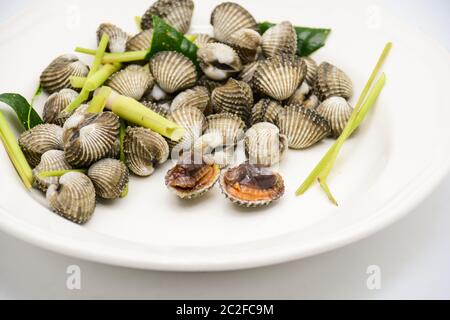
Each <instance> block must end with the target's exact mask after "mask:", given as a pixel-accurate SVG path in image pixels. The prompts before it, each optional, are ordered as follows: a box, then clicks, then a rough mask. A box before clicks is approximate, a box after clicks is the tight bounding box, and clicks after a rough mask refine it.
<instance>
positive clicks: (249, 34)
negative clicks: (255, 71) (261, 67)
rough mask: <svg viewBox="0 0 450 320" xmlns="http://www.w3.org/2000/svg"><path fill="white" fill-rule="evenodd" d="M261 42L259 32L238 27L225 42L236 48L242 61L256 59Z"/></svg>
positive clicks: (247, 61) (246, 61)
mask: <svg viewBox="0 0 450 320" xmlns="http://www.w3.org/2000/svg"><path fill="white" fill-rule="evenodd" d="M261 43H262V38H261V36H260V34H259V33H258V32H256V31H255V30H253V29H240V30H238V31H236V32H235V33H233V34H232V35H231V36H230V37H229V38H228V41H227V44H229V45H230V46H232V47H233V48H234V49H235V50H236V52H237V53H238V55H239V57H240V58H241V61H242V63H250V62H253V61H255V60H256V58H257V57H258V50H259V47H260V46H261Z"/></svg>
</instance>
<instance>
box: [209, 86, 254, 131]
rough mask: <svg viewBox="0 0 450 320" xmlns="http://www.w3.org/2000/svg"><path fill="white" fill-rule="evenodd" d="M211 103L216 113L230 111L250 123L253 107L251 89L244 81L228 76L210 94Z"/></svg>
mask: <svg viewBox="0 0 450 320" xmlns="http://www.w3.org/2000/svg"><path fill="white" fill-rule="evenodd" d="M211 103H212V106H213V109H214V111H215V112H216V113H231V114H235V115H237V116H239V117H240V118H241V119H242V120H243V121H244V122H245V123H247V124H248V123H250V118H251V113H252V107H253V91H252V88H250V86H249V85H248V84H247V83H246V82H244V81H239V80H235V79H233V78H230V79H229V80H228V82H227V83H226V84H225V85H223V86H220V87H218V88H216V89H214V91H213V92H212V94H211Z"/></svg>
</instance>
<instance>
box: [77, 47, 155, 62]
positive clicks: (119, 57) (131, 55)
mask: <svg viewBox="0 0 450 320" xmlns="http://www.w3.org/2000/svg"><path fill="white" fill-rule="evenodd" d="M75 51H76V52H78V53H84V54H88V55H91V56H94V55H96V54H97V50H93V49H87V48H80V47H77V48H75ZM147 54H148V50H140V51H128V52H123V53H105V55H104V56H103V59H102V63H104V64H106V63H117V62H133V61H142V60H145V59H146V57H147Z"/></svg>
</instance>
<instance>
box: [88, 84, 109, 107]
mask: <svg viewBox="0 0 450 320" xmlns="http://www.w3.org/2000/svg"><path fill="white" fill-rule="evenodd" d="M111 92H112V89H111V88H110V87H102V88H101V89H100V90H99V91H98V93H97V94H96V95H95V96H94V98H92V100H91V102H90V103H89V106H88V108H87V110H86V111H87V112H90V113H99V112H102V111H103V109H104V108H105V105H106V100H108V98H109V95H110V94H111Z"/></svg>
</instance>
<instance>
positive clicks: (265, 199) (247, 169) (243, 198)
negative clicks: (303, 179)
mask: <svg viewBox="0 0 450 320" xmlns="http://www.w3.org/2000/svg"><path fill="white" fill-rule="evenodd" d="M219 184H220V188H221V189H222V193H223V194H224V195H225V196H226V197H227V198H228V199H230V200H231V202H233V203H235V204H237V205H240V206H244V207H261V206H265V205H268V204H270V203H272V202H273V201H275V200H278V199H280V198H281V197H282V196H283V194H284V189H285V187H284V181H283V178H282V177H281V175H280V174H279V173H275V172H273V171H271V170H269V169H268V168H265V167H261V166H258V165H254V164H251V163H249V162H245V163H243V164H241V165H239V166H237V167H234V168H230V169H227V170H224V171H223V172H222V174H221V176H220V178H219Z"/></svg>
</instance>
